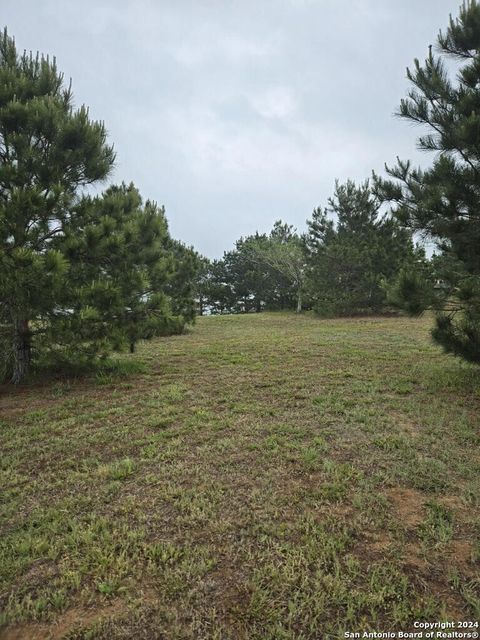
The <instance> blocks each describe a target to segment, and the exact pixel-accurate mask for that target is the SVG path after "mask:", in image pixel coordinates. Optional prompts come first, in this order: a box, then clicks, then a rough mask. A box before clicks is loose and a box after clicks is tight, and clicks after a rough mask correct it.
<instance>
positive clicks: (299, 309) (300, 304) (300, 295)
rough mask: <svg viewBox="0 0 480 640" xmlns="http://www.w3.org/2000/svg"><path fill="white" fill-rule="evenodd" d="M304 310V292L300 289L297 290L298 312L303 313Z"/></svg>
mask: <svg viewBox="0 0 480 640" xmlns="http://www.w3.org/2000/svg"><path fill="white" fill-rule="evenodd" d="M301 311H302V292H301V291H300V289H299V290H298V292H297V313H301Z"/></svg>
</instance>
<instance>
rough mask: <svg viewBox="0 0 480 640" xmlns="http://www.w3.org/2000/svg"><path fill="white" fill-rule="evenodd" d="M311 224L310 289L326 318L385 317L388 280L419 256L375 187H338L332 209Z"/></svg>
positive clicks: (318, 211) (316, 214) (315, 216)
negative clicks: (386, 213) (385, 210)
mask: <svg viewBox="0 0 480 640" xmlns="http://www.w3.org/2000/svg"><path fill="white" fill-rule="evenodd" d="M307 222H308V234H307V236H306V246H307V252H308V282H309V285H308V288H309V292H310V296H311V298H312V301H313V306H314V308H315V310H316V311H317V312H318V313H320V314H322V315H351V314H359V313H379V312H381V311H382V310H383V309H384V308H385V306H386V302H387V300H386V293H385V290H384V287H383V282H384V281H385V279H389V278H391V277H392V276H394V275H396V274H397V273H398V271H399V269H400V268H401V267H402V265H404V264H405V263H406V262H413V261H414V260H415V256H416V253H415V251H414V247H413V244H412V240H411V237H410V234H409V233H408V232H406V231H405V230H403V229H401V228H400V225H399V224H398V223H397V222H396V221H395V220H392V219H391V218H388V217H383V216H382V215H381V214H380V203H379V201H378V200H377V199H376V198H375V197H374V196H373V194H372V192H371V189H370V186H369V183H368V181H366V182H365V183H364V184H362V185H360V186H357V185H356V184H355V183H354V182H353V181H351V180H348V181H347V182H346V183H345V184H340V183H338V182H337V183H336V187H335V193H334V196H333V198H330V200H329V206H328V207H327V208H326V209H325V210H322V209H320V208H317V209H315V211H314V212H313V215H312V219H311V220H309V221H307Z"/></svg>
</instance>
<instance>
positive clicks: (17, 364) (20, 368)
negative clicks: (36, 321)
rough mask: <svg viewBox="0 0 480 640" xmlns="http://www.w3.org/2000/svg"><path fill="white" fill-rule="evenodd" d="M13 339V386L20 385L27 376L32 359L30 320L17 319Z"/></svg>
mask: <svg viewBox="0 0 480 640" xmlns="http://www.w3.org/2000/svg"><path fill="white" fill-rule="evenodd" d="M14 331H15V333H14V337H13V375H12V382H13V384H18V383H19V382H21V381H22V380H23V379H24V378H25V376H26V375H27V373H28V371H29V369H30V362H31V359H32V347H31V340H30V338H31V336H30V329H29V326H28V320H25V319H24V318H17V319H15V321H14Z"/></svg>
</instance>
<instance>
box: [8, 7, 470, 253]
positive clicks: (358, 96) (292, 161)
mask: <svg viewBox="0 0 480 640" xmlns="http://www.w3.org/2000/svg"><path fill="white" fill-rule="evenodd" d="M459 4H460V2H459V0H421V1H419V0H402V1H401V2H399V1H398V0H82V1H81V2H80V1H79V0H42V1H41V2H39V1H38V0H0V25H1V24H2V23H3V25H4V26H6V27H7V28H8V31H9V34H10V35H12V36H14V37H15V40H16V43H17V47H18V48H19V49H20V50H23V49H27V50H28V51H30V50H32V51H34V52H36V51H40V52H41V53H44V54H49V55H50V56H55V57H56V60H57V65H58V67H59V69H60V70H61V71H62V72H63V73H64V74H65V77H66V79H67V80H69V79H70V78H71V79H72V87H73V92H74V96H75V103H76V105H77V106H80V105H81V104H85V105H87V106H88V107H89V109H90V115H91V117H92V118H94V119H96V120H103V121H104V122H105V125H106V127H107V130H108V132H109V141H110V142H112V143H113V144H114V147H115V151H116V154H117V160H116V166H115V170H114V172H113V174H112V176H111V177H110V178H109V181H110V182H113V183H119V182H121V181H125V182H127V183H129V182H131V181H133V182H134V183H135V185H136V186H137V187H138V188H139V189H140V192H141V194H142V196H143V197H144V198H145V199H150V200H155V201H156V202H157V203H158V204H159V205H164V206H165V208H166V214H167V219H168V221H169V226H170V230H171V233H172V235H173V236H174V237H175V238H178V239H179V240H182V241H183V242H185V243H186V244H187V245H193V246H194V247H195V249H197V250H198V251H199V252H200V253H202V254H204V255H206V256H208V257H210V258H216V257H217V258H218V257H221V256H222V254H223V252H224V251H225V250H229V249H231V248H232V247H233V246H234V243H235V240H237V239H238V238H240V237H241V236H246V235H249V234H252V233H254V232H255V231H257V230H258V231H260V232H268V231H269V230H270V229H271V227H272V226H273V223H274V222H275V220H278V219H282V220H283V221H285V222H288V223H290V224H293V225H294V226H295V227H297V228H298V229H299V231H304V230H305V228H306V224H305V221H306V219H307V218H309V217H310V215H311V212H312V211H313V209H314V208H315V207H317V206H322V207H323V206H325V205H326V204H327V200H328V198H329V197H330V196H331V195H332V194H333V190H334V188H335V180H336V179H338V180H340V181H344V180H347V179H348V178H351V179H354V180H356V181H363V180H364V179H366V178H368V177H369V176H370V175H371V171H372V169H373V170H375V171H376V172H380V173H381V172H382V171H383V167H384V164H385V163H387V164H394V163H395V159H396V157H397V156H399V157H401V158H403V159H407V158H410V159H412V160H414V161H415V162H417V163H421V164H424V165H425V164H428V163H429V162H430V161H431V160H430V159H429V158H428V156H425V154H424V153H421V152H419V151H417V150H416V138H417V137H418V134H419V133H420V131H419V130H418V129H416V128H415V127H412V125H409V124H407V123H406V122H404V121H402V120H400V119H398V118H396V117H395V116H394V113H395V111H396V110H397V108H398V105H399V102H400V99H401V98H402V97H404V96H405V95H406V93H407V91H408V89H409V83H408V80H407V79H406V67H407V66H412V65H413V60H414V58H416V57H418V58H420V59H424V58H425V56H426V54H427V53H428V45H429V44H435V41H436V36H437V34H438V31H439V30H440V29H444V28H445V27H446V26H447V24H448V18H449V14H450V13H452V14H453V15H454V16H455V15H457V12H458V5H459ZM105 186H106V185H102V186H101V188H104V187H105Z"/></svg>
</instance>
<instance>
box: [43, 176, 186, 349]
mask: <svg viewBox="0 0 480 640" xmlns="http://www.w3.org/2000/svg"><path fill="white" fill-rule="evenodd" d="M73 211H74V215H72V216H71V219H70V221H69V224H67V225H65V226H64V233H63V234H62V235H61V236H59V237H57V239H56V246H57V247H58V250H59V251H60V252H61V254H62V255H63V256H65V258H66V259H67V260H68V264H69V265H70V269H69V275H68V287H67V288H66V290H65V292H64V297H63V300H62V305H61V306H57V308H56V309H55V310H54V311H53V312H52V313H51V314H50V322H49V331H50V333H51V336H50V339H49V340H48V342H50V343H54V344H55V346H56V347H57V351H58V346H59V345H63V346H64V349H65V351H66V352H67V353H68V352H70V354H71V353H72V352H73V351H75V352H76V354H78V356H80V355H87V356H90V357H93V356H96V355H97V354H99V353H100V354H104V355H106V354H107V353H108V352H109V351H111V350H112V349H117V350H119V349H123V348H126V347H127V346H128V347H129V348H130V351H131V352H133V351H134V350H135V344H136V343H137V342H138V341H139V340H140V339H148V338H152V337H154V336H159V335H167V334H171V333H177V332H179V331H181V330H182V329H183V326H184V324H185V321H186V320H191V317H188V318H184V317H183V316H182V314H181V312H180V311H179V310H178V309H175V310H174V309H173V303H172V299H171V296H170V295H169V291H168V289H169V287H170V286H171V283H172V281H173V279H174V278H175V277H178V265H177V262H176V257H175V255H174V252H173V250H172V244H173V241H172V239H171V238H170V235H169V233H168V226H167V221H166V218H165V211H164V209H163V208H159V207H157V205H156V204H155V203H153V202H150V201H147V202H146V203H145V205H143V203H142V199H141V196H140V194H139V192H138V190H137V189H136V188H135V187H134V185H133V184H130V185H129V186H126V185H125V184H122V185H120V186H111V187H109V188H108V189H107V190H106V191H105V192H104V193H103V194H102V195H101V196H97V197H95V198H92V197H84V198H82V199H81V200H80V201H79V202H78V205H77V206H76V207H75V208H74V210H73ZM78 356H77V357H78Z"/></svg>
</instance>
